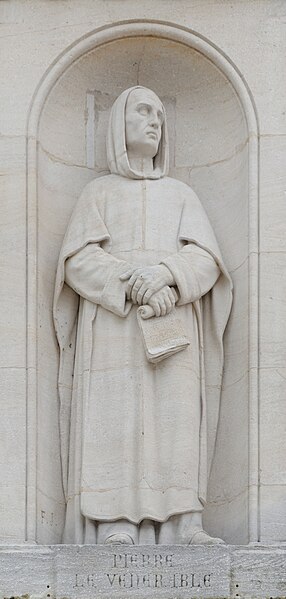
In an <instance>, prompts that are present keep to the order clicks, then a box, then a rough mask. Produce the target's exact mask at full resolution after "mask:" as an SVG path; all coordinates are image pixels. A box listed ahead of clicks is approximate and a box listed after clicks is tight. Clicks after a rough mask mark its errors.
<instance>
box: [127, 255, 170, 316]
mask: <svg viewBox="0 0 286 599" xmlns="http://www.w3.org/2000/svg"><path fill="white" fill-rule="evenodd" d="M128 279H129V281H128V283H127V288H126V297H127V299H128V300H132V302H133V304H139V306H141V305H144V304H147V303H148V301H149V299H150V297H151V296H152V295H153V294H154V293H156V292H157V291H159V290H160V289H162V287H165V285H169V286H170V285H174V278H173V275H172V273H171V272H170V271H169V269H168V268H167V266H164V264H158V265H156V266H145V267H141V268H136V269H135V270H134V269H132V270H128V271H127V272H125V273H123V274H122V275H121V276H120V280H121V281H127V280H128Z"/></svg>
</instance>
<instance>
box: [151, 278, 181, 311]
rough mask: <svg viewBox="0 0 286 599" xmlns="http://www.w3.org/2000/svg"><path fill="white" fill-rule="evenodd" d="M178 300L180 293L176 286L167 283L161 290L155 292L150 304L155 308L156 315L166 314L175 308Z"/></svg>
mask: <svg viewBox="0 0 286 599" xmlns="http://www.w3.org/2000/svg"><path fill="white" fill-rule="evenodd" d="M177 300H178V294H177V293H176V291H175V289H174V287H169V286H168V285H165V287H163V288H162V289H160V291H156V293H153V295H152V296H151V297H150V299H149V301H148V306H151V308H152V309H153V310H154V313H155V316H166V314H169V313H170V312H171V310H173V308H174V306H175V304H176V301H177Z"/></svg>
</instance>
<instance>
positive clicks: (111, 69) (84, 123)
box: [27, 21, 259, 543]
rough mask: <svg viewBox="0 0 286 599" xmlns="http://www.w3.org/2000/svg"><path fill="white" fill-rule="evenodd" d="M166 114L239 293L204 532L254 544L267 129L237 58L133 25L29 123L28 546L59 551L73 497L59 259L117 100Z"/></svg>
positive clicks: (125, 25) (122, 26)
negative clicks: (65, 444)
mask: <svg viewBox="0 0 286 599" xmlns="http://www.w3.org/2000/svg"><path fill="white" fill-rule="evenodd" d="M137 83H139V84H142V85H146V86H147V87H151V88H152V89H154V91H156V92H157V93H158V94H159V95H160V96H161V97H162V98H163V100H164V102H165V104H166V105H167V112H168V120H169V122H170V126H169V128H170V137H171V139H173V143H172V147H171V169H170V174H171V176H174V177H176V178H178V179H181V180H183V181H184V182H186V183H188V184H190V185H191V186H192V187H193V188H194V189H195V191H196V192H197V193H198V195H199V197H200V199H201V200H202V202H203V204H204V206H205V209H206V211H207V212H208V214H209V217H210V220H211V222H212V224H213V227H214V229H215V232H216V234H217V237H218V240H219V244H220V247H221V249H222V252H223V255H224V258H225V261H226V264H227V266H228V268H229V271H230V273H231V276H232V278H233V281H234V286H235V300H234V308H233V311H232V315H231V319H230V322H229V326H228V329H227V333H226V336H225V378H224V380H225V382H224V387H223V397H222V409H221V418H220V425H219V431H218V438H217V449H216V456H215V461H214V465H213V470H212V475H211V479H210V485H209V486H210V489H209V504H208V508H207V510H206V513H205V525H206V528H207V530H208V531H209V532H210V533H212V534H214V535H221V536H223V537H224V538H225V539H226V540H227V541H228V542H231V543H247V542H249V541H257V540H258V537H259V531H258V522H259V513H258V505H259V502H258V492H259V488H258V483H259V480H258V460H259V454H258V433H259V431H258V383H257V364H258V347H257V344H258V293H257V287H258V224H257V223H258V183H257V182H258V125H257V119H256V113H255V108H254V105H253V101H252V98H251V94H250V91H249V90H248V88H247V85H246V83H245V81H244V80H243V78H242V76H241V74H240V73H239V72H238V70H237V68H236V67H235V65H234V64H233V63H232V62H231V61H230V59H229V58H228V57H227V56H226V55H225V54H224V53H223V52H222V51H221V50H220V49H219V48H217V47H215V46H214V45H213V44H212V43H211V42H210V41H209V40H207V39H205V38H203V37H202V36H201V35H200V34H199V33H197V32H194V31H191V30H189V29H186V28H182V27H178V26H177V25H175V24H171V23H163V22H156V21H151V22H150V21H148V22H147V21H127V22H122V23H117V24H115V25H112V26H107V27H104V28H101V29H98V30H95V31H93V32H91V33H89V34H87V35H86V36H84V37H83V38H81V39H80V40H78V41H77V42H75V43H74V44H73V45H72V46H70V47H69V48H67V49H66V50H65V51H64V53H63V54H61V55H60V56H59V57H58V59H57V60H56V61H55V62H54V63H53V64H52V65H51V66H50V68H49V69H48V71H47V72H46V73H45V75H44V77H43V78H42V80H41V82H40V83H39V86H38V89H37V90H36V92H35V95H34V99H33V102H32V106H31V111H30V115H29V120H28V126H27V174H28V177H27V222H28V233H27V255H28V278H27V281H28V283H27V285H28V289H27V297H28V298H29V302H28V309H27V340H28V341H27V373H28V374H27V377H28V378H27V422H28V429H27V430H28V438H27V452H28V455H27V463H28V469H27V540H28V541H37V542H39V543H58V542H60V536H61V528H62V524H63V513H64V506H63V497H62V490H61V484H60V468H59V459H58V451H59V439H58V428H57V427H58V424H57V407H58V406H57V390H56V379H57V360H58V354H57V346H56V341H55V337H54V332H53V326H52V318H51V308H52V294H53V283H54V275H55V267H56V262H57V257H58V253H59V249H60V245H61V241H62V237H63V234H64V231H65V228H66V225H67V221H68V218H69V216H70V213H71V210H72V208H73V205H74V203H75V201H76V199H77V197H78V195H79V193H80V191H81V189H82V188H83V186H84V185H85V184H86V183H87V182H88V181H89V180H91V179H92V178H93V177H95V176H100V175H101V174H104V173H105V172H106V163H105V159H104V147H103V137H104V129H105V125H106V122H107V117H108V111H109V108H110V105H111V103H112V101H113V99H114V98H115V97H116V96H117V95H118V94H119V93H120V92H121V91H122V90H123V89H125V88H126V87H129V86H131V85H134V84H137Z"/></svg>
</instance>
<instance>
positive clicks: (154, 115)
mask: <svg viewBox="0 0 286 599" xmlns="http://www.w3.org/2000/svg"><path fill="white" fill-rule="evenodd" d="M159 125H160V120H159V117H158V114H157V112H156V111H155V110H154V111H152V113H151V119H150V126H151V127H153V129H158V128H159Z"/></svg>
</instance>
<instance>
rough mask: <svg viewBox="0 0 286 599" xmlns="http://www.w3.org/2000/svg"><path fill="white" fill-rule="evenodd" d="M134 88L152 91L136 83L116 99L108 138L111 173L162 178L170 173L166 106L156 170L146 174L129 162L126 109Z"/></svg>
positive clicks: (156, 157)
mask: <svg viewBox="0 0 286 599" xmlns="http://www.w3.org/2000/svg"><path fill="white" fill-rule="evenodd" d="M134 89H144V90H147V91H150V90H149V89H148V88H146V87H143V86H141V85H136V86H134V87H130V88H128V89H126V90H125V91H124V92H122V94H120V96H118V98H117V99H116V100H115V102H114V104H113V106H112V108H111V113H110V117H109V124H108V132H107V140H106V151H107V162H108V167H109V170H110V172H111V173H113V174H115V175H121V176H122V177H128V179H160V178H161V177H165V176H166V175H167V174H168V169H169V143H168V133H167V123H166V112H165V108H164V106H163V112H164V122H163V125H162V134H161V140H160V143H159V148H158V152H157V154H156V156H155V158H154V171H153V173H152V175H148V176H146V175H144V174H143V173H142V172H140V171H135V170H133V169H132V168H131V166H130V163H129V159H128V154H127V148H126V140H125V109H126V102H127V100H128V97H129V94H130V93H131V92H132V91H133V90H134ZM153 93H154V92H153Z"/></svg>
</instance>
